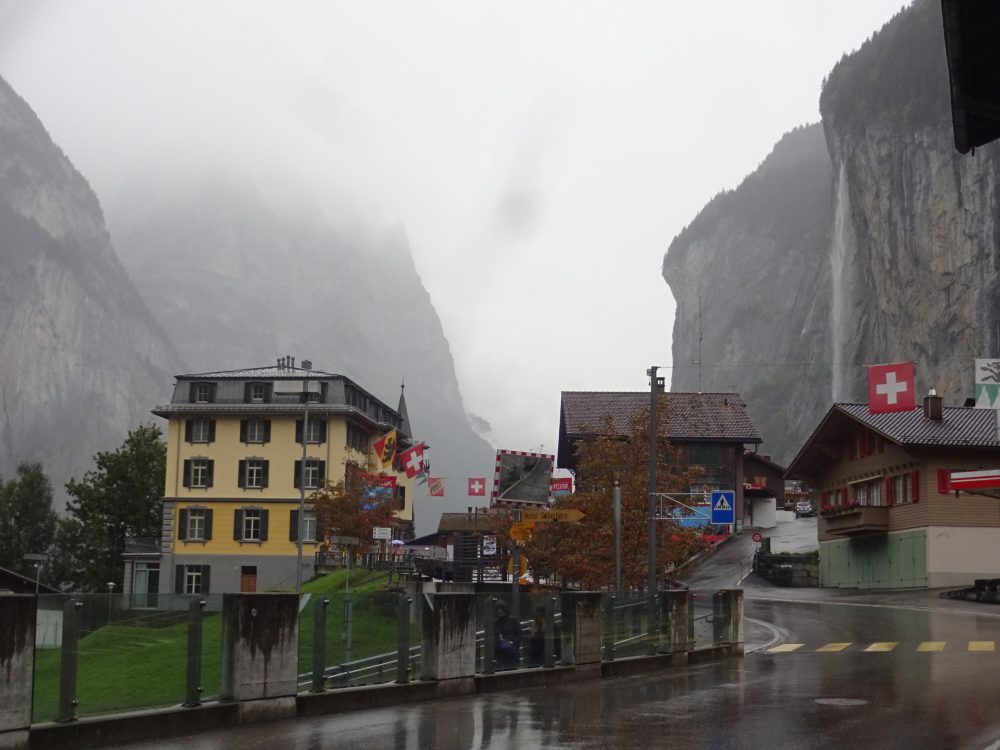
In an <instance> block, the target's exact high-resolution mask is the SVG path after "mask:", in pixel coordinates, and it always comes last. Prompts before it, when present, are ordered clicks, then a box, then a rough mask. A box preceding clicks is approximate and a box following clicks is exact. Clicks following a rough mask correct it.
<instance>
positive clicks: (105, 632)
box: [33, 570, 415, 722]
mask: <svg viewBox="0 0 1000 750" xmlns="http://www.w3.org/2000/svg"><path fill="white" fill-rule="evenodd" d="M345 575H346V572H345V571H338V572H336V573H332V574H330V575H327V576H324V577H322V578H318V579H316V580H313V581H310V582H308V583H306V584H305V585H303V591H305V592H307V593H311V594H313V597H312V601H310V603H309V604H308V605H307V606H306V608H305V609H304V610H303V612H302V616H301V618H300V622H299V655H300V656H299V672H308V671H311V669H312V648H313V635H314V633H313V627H314V626H313V602H315V601H316V599H317V597H320V598H322V597H325V598H328V599H329V600H330V604H329V605H328V607H327V627H326V634H327V664H328V665H334V664H337V663H338V662H340V660H341V658H342V656H343V641H342V637H341V632H342V621H343V611H344V593H343V591H344V579H345ZM385 584H386V573H385V572H384V571H368V570H353V571H351V602H352V605H353V628H352V641H353V643H352V649H351V658H352V659H358V658H361V657H365V656H371V655H374V654H378V653H384V652H387V651H392V650H394V649H395V648H396V628H397V625H396V616H395V604H394V601H395V600H394V597H395V595H386V594H383V595H381V596H380V595H379V592H380V591H381V590H382V589H384V587H385ZM187 627H188V626H187V622H186V621H184V622H179V623H175V624H172V625H166V626H162V627H153V626H146V627H143V626H137V625H130V624H114V623H113V624H111V625H105V626H102V627H98V628H97V629H96V630H94V631H92V632H90V633H87V634H85V635H83V637H81V638H80V642H79V657H78V661H77V689H76V697H77V699H78V700H79V701H80V704H79V706H78V707H77V715H79V716H87V715H93V714H101V713H111V712H115V711H125V710H131V709H139V708H153V707H158V706H169V705H176V704H179V703H182V702H183V701H184V698H185V688H186V680H187ZM203 627H204V630H203V635H202V643H203V650H202V682H201V684H202V685H203V687H204V688H205V692H204V696H205V697H209V696H214V695H217V694H218V691H219V675H220V664H221V657H220V648H221V642H222V615H221V614H219V613H206V615H205V617H204V620H203ZM412 637H413V636H411V638H412ZM414 642H415V641H414ZM59 668H60V649H58V648H56V649H41V650H38V651H37V652H36V654H35V695H34V711H33V721H35V722H41V721H51V720H52V719H54V718H55V717H56V714H57V713H58V708H59Z"/></svg>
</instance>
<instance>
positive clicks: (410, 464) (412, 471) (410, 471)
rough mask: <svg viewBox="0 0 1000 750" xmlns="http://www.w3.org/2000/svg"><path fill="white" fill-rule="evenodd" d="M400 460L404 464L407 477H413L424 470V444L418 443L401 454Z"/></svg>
mask: <svg viewBox="0 0 1000 750" xmlns="http://www.w3.org/2000/svg"><path fill="white" fill-rule="evenodd" d="M399 462H400V463H401V464H402V465H403V471H405V472H406V477H407V479H413V477H415V476H417V474H420V473H421V472H422V471H423V470H424V444H423V443H417V444H416V445H414V446H413V447H412V448H409V449H407V450H405V451H403V452H402V453H400V454H399Z"/></svg>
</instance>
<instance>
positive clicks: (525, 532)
mask: <svg viewBox="0 0 1000 750" xmlns="http://www.w3.org/2000/svg"><path fill="white" fill-rule="evenodd" d="M510 538H511V539H513V540H514V541H515V542H526V541H528V540H529V539H531V527H530V526H525V525H523V524H520V523H515V524H514V525H513V526H511V527H510Z"/></svg>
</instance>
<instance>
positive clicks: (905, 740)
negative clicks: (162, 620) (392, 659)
mask: <svg viewBox="0 0 1000 750" xmlns="http://www.w3.org/2000/svg"><path fill="white" fill-rule="evenodd" d="M747 615H748V616H751V617H754V618H757V619H760V620H765V621H768V622H770V623H772V624H773V625H774V626H775V627H776V628H778V630H779V631H780V632H781V633H782V634H783V636H784V638H785V640H786V641H787V642H789V643H801V644H803V646H802V647H800V648H798V649H796V650H794V651H789V652H786V653H774V654H767V653H757V654H751V655H749V656H747V657H745V658H744V659H733V660H730V661H726V662H721V663H715V664H708V665H703V666H699V667H695V668H692V669H690V670H686V671H684V670H682V671H675V672H669V673H664V674H661V675H656V676H643V677H637V678H627V679H619V680H603V681H595V682H588V683H581V684H576V685H568V686H553V687H548V688H542V689H535V690H528V691H524V692H521V693H495V694H490V695H484V696H477V697H473V698H465V699H456V700H448V701H438V702H432V703H425V704H418V705H412V706H402V707H400V708H396V709H386V710H373V711H365V712H359V713H355V714H351V715H347V716H331V717H328V718H317V719H311V718H310V719H296V720H289V721H282V722H276V723H273V724H263V725H257V726H251V727H246V728H243V729H238V730H231V731H225V732H218V733H214V734H206V735H201V736H198V737H195V738H184V739H182V740H177V741H161V742H155V743H143V744H135V745H130V746H128V747H130V748H133V749H134V750H137V749H138V748H150V749H151V748H157V749H159V750H163V749H167V750H181V748H183V749H184V750H222V749H223V748H238V749H239V750H265V749H266V750H273V749H274V748H275V747H279V746H280V747H282V748H302V749H309V750H313V749H315V750H318V749H319V748H330V747H336V748H357V749H361V748H363V749H364V750H375V749H376V748H377V749H379V750H381V749H387V750H388V749H391V750H464V749H465V748H468V749H469V750H473V749H474V750H491V749H500V748H595V749H596V748H661V747H671V748H712V749H715V748H823V750H831V748H841V747H854V748H867V747H885V748H896V747H907V748H913V749H916V748H963V747H973V748H982V747H986V746H988V745H989V744H990V743H991V742H993V741H994V740H996V739H997V738H998V737H1000V717H997V711H996V701H995V698H994V696H996V695H997V694H998V690H1000V654H998V653H997V652H995V651H970V650H968V644H969V643H971V642H1000V617H996V616H988V615H985V614H984V615H967V614H960V613H953V612H951V613H944V612H925V611H916V610H911V609H893V608H886V607H873V606H845V605H842V604H804V603H784V602H759V601H757V602H754V601H752V602H748V604H747ZM942 642H943V643H945V644H946V645H945V646H944V647H943V648H942V649H939V650H935V649H934V648H930V649H924V650H918V645H919V644H937V643H942ZM835 643H836V644H847V646H845V647H844V648H841V649H836V650H828V651H818V650H817V649H819V648H821V647H823V646H824V645H828V644H835ZM873 643H896V644H898V645H897V646H896V647H894V648H893V649H889V650H881V651H866V650H865V649H866V648H867V647H868V646H870V645H871V644H873ZM904 644H905V647H904Z"/></svg>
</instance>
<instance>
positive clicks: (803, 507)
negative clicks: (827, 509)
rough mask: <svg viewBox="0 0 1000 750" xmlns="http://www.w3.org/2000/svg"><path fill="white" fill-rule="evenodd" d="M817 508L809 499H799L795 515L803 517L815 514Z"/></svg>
mask: <svg viewBox="0 0 1000 750" xmlns="http://www.w3.org/2000/svg"><path fill="white" fill-rule="evenodd" d="M815 515H816V509H815V508H813V506H812V503H810V502H809V501H808V500H799V501H798V502H797V503H795V517H796V518H802V517H803V516H815Z"/></svg>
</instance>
